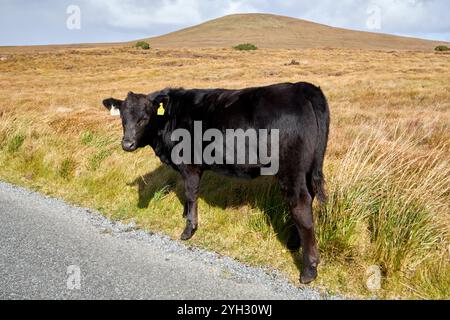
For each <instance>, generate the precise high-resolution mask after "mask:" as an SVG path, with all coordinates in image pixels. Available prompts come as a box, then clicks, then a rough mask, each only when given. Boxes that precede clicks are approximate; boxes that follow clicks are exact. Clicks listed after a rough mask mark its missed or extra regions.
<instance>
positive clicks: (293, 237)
mask: <svg viewBox="0 0 450 320" xmlns="http://www.w3.org/2000/svg"><path fill="white" fill-rule="evenodd" d="M301 246H302V242H301V240H300V236H299V234H298V232H297V231H295V232H291V234H290V235H289V238H288V240H287V242H286V247H287V248H288V250H289V251H297V250H298V249H300V247H301Z"/></svg>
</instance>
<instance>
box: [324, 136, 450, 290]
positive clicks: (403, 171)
mask: <svg viewBox="0 0 450 320" xmlns="http://www.w3.org/2000/svg"><path fill="white" fill-rule="evenodd" d="M381 132H383V131H381V130H380V129H378V130H376V131H374V132H373V133H372V135H370V136H369V137H366V138H364V139H363V138H359V139H357V140H356V141H355V142H354V143H353V144H352V146H351V147H350V149H349V150H348V152H347V154H346V156H345V157H344V158H343V160H342V162H341V164H340V166H339V168H338V169H337V172H336V174H335V175H332V176H331V177H330V179H329V193H330V195H329V197H330V199H329V202H328V203H327V205H326V206H324V207H322V208H320V210H319V214H318V218H317V220H318V221H317V222H318V227H319V228H318V232H317V233H318V235H319V239H320V246H321V248H322V250H324V252H325V254H328V255H331V256H332V257H333V256H334V257H335V256H341V257H343V258H345V259H349V258H350V259H355V258H356V259H357V258H361V257H365V259H366V260H367V261H372V262H373V264H375V265H378V266H380V267H381V269H382V270H383V273H384V275H385V277H386V280H387V281H392V279H396V278H402V277H406V278H410V277H420V275H418V274H422V281H423V280H424V279H426V278H427V277H424V276H423V274H428V275H430V274H431V273H432V272H434V274H437V275H440V274H445V273H448V270H447V269H448V257H447V261H446V263H445V264H444V265H442V264H436V265H434V266H433V267H431V266H430V265H427V263H428V262H429V261H439V260H440V259H441V258H442V256H445V255H446V254H448V248H450V241H449V240H450V237H449V235H450V234H449V231H450V229H449V224H448V219H449V214H450V211H449V203H448V200H449V193H450V166H449V163H448V159H446V158H445V153H444V151H443V150H444V146H441V147H437V148H435V149H434V150H431V151H430V152H428V153H427V154H423V155H418V154H417V153H416V150H415V146H416V144H417V141H415V139H414V137H411V136H408V135H405V134H399V133H395V134H394V136H393V137H391V138H390V137H389V136H388V135H386V134H382V133H381ZM430 269H432V270H433V271H431V270H430ZM442 285H443V286H444V287H445V286H446V284H445V281H444V283H442ZM442 290H443V291H444V290H445V291H447V294H448V293H449V292H448V290H449V289H448V288H447V289H442ZM418 291H420V289H419V290H418ZM425 295H426V294H424V295H423V296H425Z"/></svg>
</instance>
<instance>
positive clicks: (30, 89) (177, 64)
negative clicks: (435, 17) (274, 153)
mask: <svg viewBox="0 0 450 320" xmlns="http://www.w3.org/2000/svg"><path fill="white" fill-rule="evenodd" d="M9 55H10V59H8V60H6V61H2V62H1V64H0V179H2V180H6V181H10V182H12V183H16V184H20V185H24V186H28V187H31V188H33V189H36V190H39V191H41V192H44V193H47V194H50V195H54V196H58V197H62V198H64V199H65V200H67V201H69V202H72V203H76V204H80V205H83V206H86V207H91V208H94V209H97V210H100V211H101V212H102V213H103V214H105V215H106V216H108V217H110V218H111V219H114V220H124V221H131V220H133V221H135V222H136V224H137V226H139V227H141V228H143V229H145V230H149V231H159V232H164V233H166V234H168V235H169V236H171V237H173V238H174V239H176V238H178V237H179V235H180V234H181V232H182V230H183V227H184V220H183V219H182V217H181V215H182V211H183V205H182V201H183V199H184V190H183V183H182V181H181V179H180V177H179V176H178V174H177V173H175V172H174V171H173V170H171V169H169V168H167V167H165V166H161V164H160V162H159V160H158V159H156V158H155V157H154V155H153V154H152V152H151V151H149V150H148V149H146V150H139V151H138V152H136V153H133V154H128V153H124V152H123V151H122V150H121V147H120V139H121V134H122V132H121V131H122V129H121V124H120V121H119V120H118V119H117V118H112V117H110V116H109V115H108V113H107V112H106V111H105V110H104V108H103V106H102V105H101V101H102V99H104V98H106V97H109V96H115V97H117V98H123V97H124V96H125V95H126V93H127V92H128V91H130V90H132V91H135V92H143V93H147V92H151V91H153V90H157V89H161V88H164V87H166V86H168V85H170V86H175V87H178V86H184V87H187V88H194V87H200V88H208V87H227V88H238V87H246V86H255V85H263V84H269V83H275V82H284V81H300V80H304V81H310V82H313V83H316V84H318V85H320V86H321V87H322V89H323V90H324V92H325V93H326V94H327V96H328V98H329V102H330V106H331V111H332V127H331V134H330V143H329V149H328V154H327V157H326V166H325V175H326V177H327V180H328V183H327V189H328V195H329V201H328V203H327V204H326V205H325V206H319V205H318V204H315V210H314V213H315V219H316V226H317V227H316V234H317V237H318V241H319V245H320V251H321V256H322V264H321V265H320V270H319V274H320V276H319V279H318V280H317V281H316V282H315V284H314V285H315V286H318V287H321V288H326V289H325V290H328V291H332V292H341V293H344V294H349V295H355V296H373V295H376V296H378V297H390V298H399V297H400V298H405V297H410V298H411V297H412V298H438V299H445V298H448V297H450V292H449V291H450V267H449V258H450V252H449V251H448V248H449V245H450V244H449V239H450V235H449V234H450V230H449V229H450V208H449V204H450V194H449V193H450V192H449V188H450V187H449V184H450V182H449V177H450V172H449V170H450V165H449V163H448V161H449V159H450V125H449V124H450V91H449V90H448V83H449V82H450V75H449V74H448V73H445V72H443V70H447V69H449V68H450V61H449V60H448V59H447V57H446V56H445V55H438V54H434V53H429V54H427V53H420V52H410V53H408V56H407V57H405V55H398V54H397V53H396V52H392V53H388V52H374V51H364V50H332V49H327V50H267V49H260V50H257V51H254V52H251V53H249V54H245V55H243V54H241V53H240V52H237V51H235V50H233V49H197V50H186V49H177V50H150V51H138V50H135V49H134V48H108V49H107V48H100V49H85V50H62V51H60V52H53V53H51V52H48V53H34V52H28V53H26V52H22V53H9ZM267 56H270V57H271V59H267ZM293 59H295V60H296V61H298V62H299V63H300V64H299V65H296V66H292V67H290V68H286V67H285V66H284V64H285V63H286V61H291V60H293ZM111 74H114V77H112V76H111ZM143 75H145V76H143ZM394 77H395V80H393V78H394ZM93 88H95V90H93ZM199 211H200V229H199V230H198V232H197V234H196V235H195V237H194V239H192V240H191V241H190V243H191V244H192V245H196V246H200V247H203V248H207V249H210V250H214V251H217V252H220V253H221V254H226V255H229V256H232V257H235V258H237V259H239V260H240V261H243V262H245V263H249V264H252V265H262V266H267V267H269V268H274V269H278V270H281V271H282V272H283V273H285V274H286V275H287V276H288V277H289V278H290V279H291V280H292V281H294V282H296V283H297V281H298V272H299V268H300V263H301V262H300V261H301V258H300V253H290V252H288V251H287V249H286V248H285V242H286V239H287V236H288V234H289V230H290V228H291V224H292V222H291V221H290V217H289V212H288V210H287V208H286V205H285V203H284V201H283V199H282V196H281V193H280V191H279V188H278V186H277V184H276V182H275V180H274V179H272V178H262V179H257V180H255V181H242V180H237V179H231V178H226V177H223V176H219V175H216V174H213V173H207V174H205V175H204V177H203V180H202V185H201V189H200V201H199ZM372 265H377V266H379V267H380V268H381V270H382V272H383V282H382V290H380V291H378V292H375V293H373V292H369V291H368V290H367V289H366V287H365V286H366V280H367V278H366V277H367V276H366V270H367V268H368V267H369V266H372Z"/></svg>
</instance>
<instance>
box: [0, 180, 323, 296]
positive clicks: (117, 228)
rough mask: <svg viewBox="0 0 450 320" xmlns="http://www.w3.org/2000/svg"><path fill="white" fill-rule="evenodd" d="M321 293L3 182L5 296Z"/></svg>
mask: <svg viewBox="0 0 450 320" xmlns="http://www.w3.org/2000/svg"><path fill="white" fill-rule="evenodd" d="M180 218H181V217H180ZM323 298H329V297H326V296H323V295H321V294H320V293H319V292H318V291H317V290H314V289H311V288H303V289H301V288H298V287H296V286H295V285H292V284H290V283H289V282H288V281H286V280H285V279H284V278H283V277H282V276H281V275H279V274H276V273H273V272H268V271H267V270H263V269H260V268H252V267H248V266H245V265H243V264H240V263H238V262H237V261H235V260H232V259H230V258H227V257H223V256H220V255H218V254H215V253H212V252H208V251H205V250H200V249H196V248H191V247H188V246H187V245H185V244H183V243H181V242H178V241H173V240H171V239H169V238H167V237H165V236H163V235H159V234H151V233H147V232H144V231H140V230H136V229H135V228H134V227H133V225H124V224H121V223H113V222H111V221H109V220H107V219H105V218H104V217H102V216H101V215H99V214H98V213H96V212H92V211H90V210H88V209H84V208H79V207H74V206H70V205H68V204H66V203H64V202H63V201H60V200H57V199H53V198H49V197H45V196H42V195H40V194H37V193H34V192H31V191H29V190H26V189H23V188H19V187H16V186H12V185H10V184H6V183H2V182H0V299H195V300H197V299H323Z"/></svg>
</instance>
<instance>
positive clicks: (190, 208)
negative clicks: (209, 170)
mask: <svg viewBox="0 0 450 320" xmlns="http://www.w3.org/2000/svg"><path fill="white" fill-rule="evenodd" d="M181 174H182V176H183V179H184V189H185V192H186V202H185V203H184V214H183V215H184V216H185V218H186V227H185V229H184V231H183V233H182V234H181V240H189V239H190V238H192V236H193V235H194V233H195V231H197V227H198V212H197V198H198V191H199V187H200V179H201V177H202V170H201V169H200V168H198V167H195V166H187V167H186V168H184V169H183V170H182V171H181Z"/></svg>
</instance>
